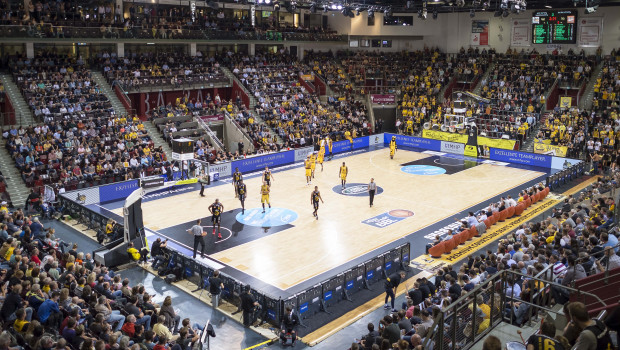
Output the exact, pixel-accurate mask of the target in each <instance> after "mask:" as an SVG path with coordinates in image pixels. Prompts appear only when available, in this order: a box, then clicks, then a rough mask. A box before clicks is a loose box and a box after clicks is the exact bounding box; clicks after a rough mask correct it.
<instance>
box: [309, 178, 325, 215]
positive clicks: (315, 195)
mask: <svg viewBox="0 0 620 350" xmlns="http://www.w3.org/2000/svg"><path fill="white" fill-rule="evenodd" d="M319 200H320V201H321V203H325V202H323V198H321V192H319V186H314V191H312V193H311V194H310V203H311V204H312V207H313V208H314V211H313V212H312V215H313V216H314V217H315V218H316V219H317V220H318V219H319V213H318V211H319Z"/></svg>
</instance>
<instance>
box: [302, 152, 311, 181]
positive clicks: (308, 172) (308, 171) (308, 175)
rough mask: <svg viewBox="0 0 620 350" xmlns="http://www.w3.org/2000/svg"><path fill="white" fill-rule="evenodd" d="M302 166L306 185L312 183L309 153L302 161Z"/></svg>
mask: <svg viewBox="0 0 620 350" xmlns="http://www.w3.org/2000/svg"><path fill="white" fill-rule="evenodd" d="M304 168H306V186H309V185H310V184H312V166H311V165H310V155H309V154H308V157H306V160H305V161H304Z"/></svg>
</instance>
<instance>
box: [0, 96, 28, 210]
mask: <svg viewBox="0 0 620 350" xmlns="http://www.w3.org/2000/svg"><path fill="white" fill-rule="evenodd" d="M5 86H6V85H5ZM5 144H6V142H5V141H4V140H3V141H2V151H0V169H2V175H3V176H4V180H5V181H6V187H7V191H8V192H9V194H10V195H11V201H13V205H14V206H15V207H22V206H23V205H24V203H26V198H27V197H28V194H29V193H30V189H28V187H26V184H25V183H24V181H23V180H22V178H21V174H20V172H19V169H17V168H16V167H15V162H14V161H13V159H12V158H11V156H10V155H9V152H8V150H7V149H6V147H5Z"/></svg>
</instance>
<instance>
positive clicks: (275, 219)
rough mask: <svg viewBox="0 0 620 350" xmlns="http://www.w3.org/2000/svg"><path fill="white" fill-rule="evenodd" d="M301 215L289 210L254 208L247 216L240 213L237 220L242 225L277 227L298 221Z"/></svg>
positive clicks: (246, 212) (247, 212)
mask: <svg viewBox="0 0 620 350" xmlns="http://www.w3.org/2000/svg"><path fill="white" fill-rule="evenodd" d="M298 217H299V215H298V214H297V213H296V212H294V211H292V210H290V209H287V208H268V207H266V208H265V212H264V213H263V208H252V209H246V210H245V214H241V212H239V213H238V214H237V216H236V217H235V219H237V221H238V222H239V223H241V224H244V225H248V226H256V227H276V226H284V225H288V224H290V223H291V222H293V221H295V220H297V218H298Z"/></svg>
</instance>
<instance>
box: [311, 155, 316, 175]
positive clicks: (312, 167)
mask: <svg viewBox="0 0 620 350" xmlns="http://www.w3.org/2000/svg"><path fill="white" fill-rule="evenodd" d="M310 169H311V170H312V178H314V169H316V154H315V153H314V152H312V153H310Z"/></svg>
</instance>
